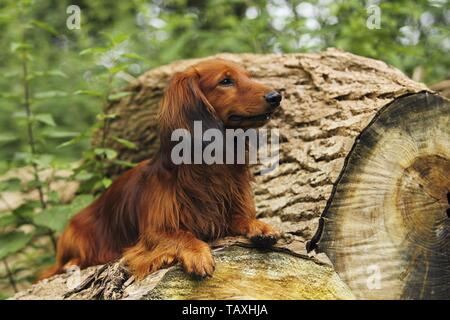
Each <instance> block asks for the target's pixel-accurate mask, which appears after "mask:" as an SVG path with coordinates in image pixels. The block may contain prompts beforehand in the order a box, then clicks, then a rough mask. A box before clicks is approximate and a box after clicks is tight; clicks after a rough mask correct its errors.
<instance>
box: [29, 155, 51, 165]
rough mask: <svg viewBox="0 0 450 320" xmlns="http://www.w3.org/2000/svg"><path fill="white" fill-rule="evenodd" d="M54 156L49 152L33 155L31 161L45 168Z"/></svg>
mask: <svg viewBox="0 0 450 320" xmlns="http://www.w3.org/2000/svg"><path fill="white" fill-rule="evenodd" d="M53 158H54V156H52V155H51V154H40V155H34V156H33V158H32V159H31V162H32V163H34V164H36V165H38V166H40V167H42V168H47V167H48V166H49V165H50V164H51V163H52V161H53Z"/></svg>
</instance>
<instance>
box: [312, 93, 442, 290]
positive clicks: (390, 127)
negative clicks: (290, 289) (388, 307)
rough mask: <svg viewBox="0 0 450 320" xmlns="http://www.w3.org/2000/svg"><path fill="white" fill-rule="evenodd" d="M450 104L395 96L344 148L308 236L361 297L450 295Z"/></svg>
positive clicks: (438, 99) (432, 97)
mask: <svg viewBox="0 0 450 320" xmlns="http://www.w3.org/2000/svg"><path fill="white" fill-rule="evenodd" d="M449 192H450V103H449V102H448V101H447V100H445V99H443V98H441V97H439V96H437V95H434V94H431V93H428V92H424V93H419V94H413V95H408V96H406V97H402V98H399V99H396V100H395V101H394V102H393V103H391V104H389V105H388V106H386V107H384V108H383V109H382V110H381V111H380V112H379V113H378V114H377V115H376V116H375V117H374V119H373V121H372V123H371V124H370V125H369V126H368V127H367V128H366V129H365V130H364V131H363V132H362V133H361V135H360V136H359V137H358V139H357V140H356V143H355V145H354V147H353V149H352V150H351V152H350V153H349V155H348V157H347V159H346V163H345V165H344V169H343V171H342V173H341V175H340V177H339V178H338V180H337V183H336V185H335V187H334V190H333V192H332V196H331V198H330V199H329V201H328V205H327V207H326V208H325V211H324V213H323V214H322V217H321V221H320V227H319V230H318V232H317V234H316V236H315V237H314V238H313V240H312V241H311V243H310V246H311V247H314V246H315V245H316V242H318V243H317V246H318V250H319V251H323V252H325V253H326V254H327V255H328V256H329V258H330V259H331V261H332V262H333V264H334V266H335V269H336V270H337V272H338V273H339V274H340V275H341V277H342V278H343V279H344V280H345V281H346V283H347V284H349V286H350V288H351V289H352V291H353V292H354V293H355V295H356V296H357V297H359V298H364V299H400V298H401V299H449V298H450V218H449V215H448V211H449V199H448V198H449Z"/></svg>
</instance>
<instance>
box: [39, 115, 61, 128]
mask: <svg viewBox="0 0 450 320" xmlns="http://www.w3.org/2000/svg"><path fill="white" fill-rule="evenodd" d="M34 119H35V120H36V121H38V122H41V123H44V124H47V125H49V126H52V127H54V126H56V123H55V120H53V116H52V115H51V114H49V113H41V114H37V115H35V116H34Z"/></svg>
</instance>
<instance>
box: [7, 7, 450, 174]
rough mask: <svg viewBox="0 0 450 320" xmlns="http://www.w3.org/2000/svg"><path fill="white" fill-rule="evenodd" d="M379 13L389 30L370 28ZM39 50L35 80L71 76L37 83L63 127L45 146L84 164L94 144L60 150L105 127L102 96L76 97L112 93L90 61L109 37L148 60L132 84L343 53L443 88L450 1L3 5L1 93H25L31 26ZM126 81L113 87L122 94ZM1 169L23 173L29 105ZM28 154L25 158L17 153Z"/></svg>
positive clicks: (137, 66) (130, 71)
mask: <svg viewBox="0 0 450 320" xmlns="http://www.w3.org/2000/svg"><path fill="white" fill-rule="evenodd" d="M372 3H374V4H377V3H378V4H379V7H380V10H381V11H380V13H381V18H380V28H379V29H369V28H367V26H366V22H367V18H368V16H369V15H370V13H371V12H368V11H367V7H368V6H369V5H371V4H372ZM71 4H75V5H78V6H79V7H80V9H81V29H79V30H69V29H68V28H67V27H66V20H67V18H68V16H69V14H67V13H66V9H67V7H68V6H69V5H71ZM32 21H39V22H42V23H45V25H44V27H42V25H39V23H34V24H33V28H32V29H30V30H27V32H28V33H29V35H30V40H31V44H32V52H33V61H31V63H30V67H31V68H32V70H33V71H35V72H47V73H52V72H53V73H54V74H58V73H59V74H60V75H61V74H64V75H66V76H43V77H38V78H36V79H35V80H34V84H33V88H34V90H35V91H36V92H40V93H41V94H40V95H35V96H34V98H35V99H36V101H35V112H40V113H47V114H51V115H52V116H53V118H54V120H55V123H56V127H55V128H46V129H45V130H42V136H40V137H39V147H40V148H41V150H42V151H43V152H44V153H51V154H52V155H54V157H55V159H56V160H55V161H58V160H75V159H79V158H80V157H81V153H82V151H83V150H84V149H85V148H86V147H87V145H88V140H85V141H83V142H82V143H81V144H74V145H72V146H70V148H65V149H56V148H55V147H56V146H57V145H59V144H60V143H61V142H63V141H65V139H66V138H67V137H70V136H71V135H75V134H76V133H77V132H84V131H85V130H86V129H87V128H89V127H90V126H91V125H92V124H93V123H94V122H95V116H96V114H98V113H99V112H100V111H101V102H100V101H99V100H98V99H97V97H95V96H89V95H76V94H74V93H75V92H76V91H79V90H103V89H104V87H105V85H106V83H107V79H106V78H105V77H104V74H103V73H102V67H104V65H105V63H108V61H107V60H108V53H106V54H105V57H104V59H101V58H99V57H98V56H93V55H91V56H87V55H80V54H79V53H80V52H81V51H83V50H85V49H87V48H90V47H97V46H103V45H106V39H105V36H104V34H105V33H106V34H110V35H114V36H118V35H125V36H126V37H127V39H128V40H126V41H125V42H123V43H122V44H121V46H119V47H118V48H115V51H114V50H112V51H111V52H110V53H109V55H110V56H114V54H115V53H118V52H119V53H129V54H138V55H140V56H142V57H143V58H144V59H143V60H137V61H134V62H133V63H130V64H129V65H128V67H127V70H124V71H125V72H126V73H127V75H131V76H137V75H139V74H141V73H142V72H144V71H145V70H147V69H149V68H152V67H155V66H158V65H161V64H164V63H168V62H171V61H173V60H176V59H182V58H191V57H202V56H207V55H211V54H214V53H218V52H224V51H226V52H257V53H267V52H309V51H317V50H322V49H324V48H326V47H330V46H333V47H339V48H342V49H344V50H348V51H350V52H353V53H356V54H360V55H364V56H368V57H373V58H377V59H381V60H384V61H386V62H387V63H390V64H393V65H394V66H396V67H398V68H399V69H401V70H403V71H404V72H405V73H407V74H408V75H409V76H411V75H412V73H413V71H414V69H415V68H417V67H422V68H423V72H424V76H423V81H425V82H427V83H432V82H436V81H438V80H441V79H443V78H445V77H447V76H448V75H449V70H450V69H449V67H450V59H449V52H450V37H449V33H450V28H449V22H450V7H449V3H448V0H433V1H432V0H417V1H410V0H397V1H359V0H353V1H352V0H350V1H332V0H315V1H284V0H269V1H258V0H256V1H252V0H209V1H199V0H197V1H195V0H172V1H161V0H153V1H149V0H147V1H144V0H130V1H95V0H90V1H72V0H70V1H69V0H45V1H37V0H34V1H33V0H20V1H17V0H2V1H1V2H0V30H1V31H2V32H1V38H0V46H1V49H0V73H1V74H2V77H0V94H1V96H3V97H7V96H8V95H12V94H14V93H16V92H17V91H18V90H20V88H19V87H20V63H19V61H18V58H17V54H16V53H14V52H12V51H11V45H12V44H13V43H18V42H20V41H21V37H22V34H23V31H24V30H23V29H24V25H25V24H26V23H27V22H32ZM128 78H129V77H125V75H124V73H121V77H120V76H119V77H115V78H114V79H113V82H114V83H113V86H114V87H117V86H120V85H122V84H124V83H125V82H126V80H124V79H128ZM0 103H1V110H2V112H1V117H0V126H1V131H0V146H1V149H0V163H1V164H0V170H1V169H3V170H4V169H6V168H7V167H9V166H11V164H12V163H14V164H20V161H19V162H17V161H12V160H20V152H21V151H23V149H24V148H27V144H26V135H25V132H24V130H23V128H22V127H21V125H20V123H18V121H16V120H15V118H14V114H16V113H17V112H18V110H21V107H20V103H19V101H14V100H11V99H1V100H0ZM17 153H19V154H17Z"/></svg>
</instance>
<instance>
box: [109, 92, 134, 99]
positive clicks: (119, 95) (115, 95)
mask: <svg viewBox="0 0 450 320" xmlns="http://www.w3.org/2000/svg"><path fill="white" fill-rule="evenodd" d="M131 94H132V92H117V93H113V94H111V95H109V97H108V100H109V101H116V100H120V99H121V98H123V97H127V96H129V95H131Z"/></svg>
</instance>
